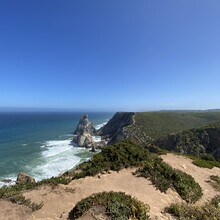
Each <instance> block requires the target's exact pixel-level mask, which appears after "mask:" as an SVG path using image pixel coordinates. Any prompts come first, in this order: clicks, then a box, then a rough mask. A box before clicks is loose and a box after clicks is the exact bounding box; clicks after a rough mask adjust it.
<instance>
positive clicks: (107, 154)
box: [69, 141, 202, 203]
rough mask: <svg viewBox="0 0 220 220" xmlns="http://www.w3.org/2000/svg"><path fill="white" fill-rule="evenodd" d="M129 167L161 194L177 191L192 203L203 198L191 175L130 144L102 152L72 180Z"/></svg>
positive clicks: (75, 174) (122, 143) (118, 145)
mask: <svg viewBox="0 0 220 220" xmlns="http://www.w3.org/2000/svg"><path fill="white" fill-rule="evenodd" d="M128 167H138V168H139V169H138V170H137V171H136V175H137V176H142V177H145V178H148V179H149V180H151V181H152V183H153V184H154V185H155V186H156V187H157V188H158V189H159V190H160V191H161V192H166V191H167V190H168V188H170V187H174V188H175V189H176V191H177V192H178V193H179V195H180V196H181V197H182V198H183V199H184V200H185V201H187V202H192V203H193V202H195V201H197V200H198V199H199V198H200V197H201V196H202V189H201V187H200V186H199V184H198V183H196V182H195V181H194V179H193V178H192V177H191V176H190V175H188V174H186V173H183V172H181V171H179V170H175V169H172V167H170V166H169V165H168V164H166V163H164V162H163V161H162V159H161V158H160V157H158V156H157V155H156V154H153V153H150V152H149V151H148V150H147V149H145V148H144V147H141V146H138V145H135V144H133V143H132V142H130V141H123V142H119V143H117V144H114V145H111V146H108V147H106V148H105V149H103V151H102V152H100V153H98V154H96V155H94V157H93V159H92V160H91V161H89V162H85V163H83V164H81V165H79V166H78V167H77V169H78V170H79V171H80V172H78V173H76V172H75V173H73V174H72V175H73V179H77V178H83V177H85V176H94V175H96V174H98V173H102V172H107V171H109V170H113V171H119V170H121V169H123V168H128ZM69 175H70V174H69Z"/></svg>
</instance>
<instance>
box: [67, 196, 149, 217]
mask: <svg viewBox="0 0 220 220" xmlns="http://www.w3.org/2000/svg"><path fill="white" fill-rule="evenodd" d="M95 206H103V207H104V212H105V213H104V214H106V215H107V216H109V217H110V218H111V219H114V220H123V219H130V218H134V219H140V220H147V219H149V216H148V215H147V213H148V212H149V206H148V205H145V204H144V203H142V202H140V201H138V200H137V199H135V198H132V197H131V196H130V195H126V194H125V193H122V192H102V193H97V194H93V195H91V196H89V197H87V198H85V199H83V200H81V201H80V202H78V203H77V204H76V206H75V207H74V208H73V209H72V211H71V212H70V213H69V219H76V218H79V217H80V216H82V215H83V214H84V213H85V212H87V211H88V210H89V209H91V208H93V207H95Z"/></svg>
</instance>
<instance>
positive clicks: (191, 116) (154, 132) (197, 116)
mask: <svg viewBox="0 0 220 220" xmlns="http://www.w3.org/2000/svg"><path fill="white" fill-rule="evenodd" d="M217 121H220V111H198V112H196V111H194V112H193V111H191V112H190V111H160V112H142V113H137V114H136V116H135V125H136V127H138V128H140V129H141V130H142V131H143V132H145V133H146V134H147V135H149V136H150V137H151V138H153V139H158V138H161V137H165V136H167V135H169V134H171V133H177V132H181V131H185V130H189V129H192V128H196V127H201V126H205V125H207V124H210V123H213V122H217Z"/></svg>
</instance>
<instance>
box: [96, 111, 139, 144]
mask: <svg viewBox="0 0 220 220" xmlns="http://www.w3.org/2000/svg"><path fill="white" fill-rule="evenodd" d="M134 116H135V113H134V112H117V113H116V114H115V115H114V116H113V117H112V118H111V119H110V120H109V122H108V123H107V124H106V125H105V126H103V127H102V128H100V129H99V130H98V132H97V134H98V135H100V136H102V138H104V139H105V140H108V144H114V143H115V142H117V141H120V140H125V139H128V134H127V132H126V128H127V127H128V126H130V125H131V124H133V123H134Z"/></svg>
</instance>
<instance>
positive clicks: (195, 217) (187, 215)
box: [165, 196, 220, 220]
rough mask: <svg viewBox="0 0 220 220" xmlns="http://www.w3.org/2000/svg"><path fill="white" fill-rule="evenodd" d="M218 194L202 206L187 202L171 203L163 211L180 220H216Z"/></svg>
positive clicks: (219, 200) (219, 202)
mask: <svg viewBox="0 0 220 220" xmlns="http://www.w3.org/2000/svg"><path fill="white" fill-rule="evenodd" d="M219 205H220V196H216V197H214V198H213V199H212V201H211V202H209V203H205V204H204V205H202V206H194V205H188V204H172V205H170V206H169V207H168V208H166V209H165V212H167V213H170V214H172V215H173V216H175V217H176V218H177V219H180V220H187V219H191V220H210V219H213V220H215V219H216V220H217V219H220V209H219Z"/></svg>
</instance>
